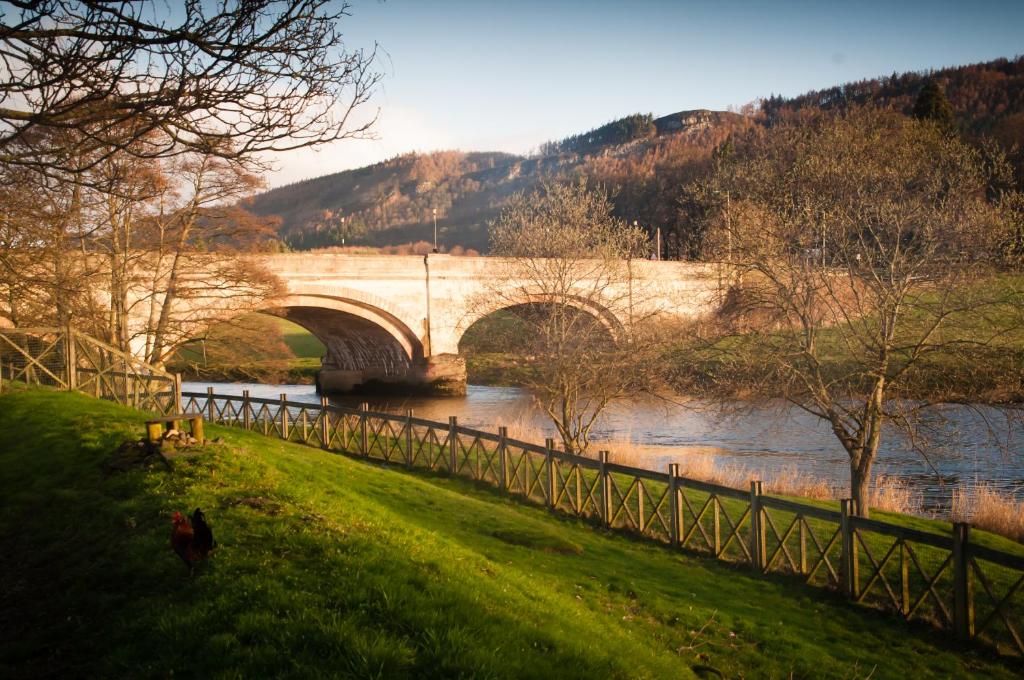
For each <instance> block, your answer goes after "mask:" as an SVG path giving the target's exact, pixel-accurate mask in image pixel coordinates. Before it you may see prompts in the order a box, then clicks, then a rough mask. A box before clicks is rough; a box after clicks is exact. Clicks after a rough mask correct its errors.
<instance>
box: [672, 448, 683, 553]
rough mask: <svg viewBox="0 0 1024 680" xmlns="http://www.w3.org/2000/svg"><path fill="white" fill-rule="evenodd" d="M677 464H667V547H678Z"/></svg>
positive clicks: (679, 522)
mask: <svg viewBox="0 0 1024 680" xmlns="http://www.w3.org/2000/svg"><path fill="white" fill-rule="evenodd" d="M679 510H680V508H679V463H669V464H668V511H669V513H670V514H669V518H668V533H669V545H671V546H672V547H675V546H677V545H679V534H680V530H681V529H682V525H683V523H682V521H681V520H682V517H680V512H679Z"/></svg>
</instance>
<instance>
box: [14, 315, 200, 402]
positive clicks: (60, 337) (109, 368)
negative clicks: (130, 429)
mask: <svg viewBox="0 0 1024 680" xmlns="http://www.w3.org/2000/svg"><path fill="white" fill-rule="evenodd" d="M5 380H6V381H12V382H21V383H25V384H28V385H37V386H47V387H53V388H56V389H60V390H74V391H78V392H85V393H86V394H90V395H92V396H94V397H98V398H100V399H107V400H110V401H116V402H118V403H120V404H124V405H126V406H131V407H133V408H137V409H141V410H145V411H156V412H158V413H169V412H171V411H174V410H175V409H176V408H177V405H178V403H179V402H180V394H181V381H180V379H179V378H178V376H176V375H173V374H171V373H167V372H166V371H163V370H161V369H158V368H156V367H154V366H151V365H149V364H147V363H145V362H143V361H140V360H138V359H136V358H135V357H133V356H132V355H130V354H128V353H126V352H122V351H120V350H118V349H116V348H114V347H112V346H110V345H108V344H106V343H105V342H102V341H100V340H97V339H95V338H93V337H90V336H88V335H86V334H84V333H81V332H80V331H77V330H75V329H74V328H9V329H2V330H0V389H2V387H3V383H4V381H5Z"/></svg>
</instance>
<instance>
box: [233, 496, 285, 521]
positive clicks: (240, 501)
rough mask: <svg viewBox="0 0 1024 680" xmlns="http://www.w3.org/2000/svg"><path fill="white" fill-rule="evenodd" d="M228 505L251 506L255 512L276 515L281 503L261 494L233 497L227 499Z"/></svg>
mask: <svg viewBox="0 0 1024 680" xmlns="http://www.w3.org/2000/svg"><path fill="white" fill-rule="evenodd" d="M228 505H230V506H231V507H237V506H239V505H242V506H245V507H247V508H252V509H253V510H255V511H256V512H261V513H263V514H264V515H270V516H273V515H276V514H278V513H279V512H281V504H280V503H278V502H277V501H273V500H270V499H269V498H264V497H263V496H246V497H245V498H235V499H233V500H231V501H228Z"/></svg>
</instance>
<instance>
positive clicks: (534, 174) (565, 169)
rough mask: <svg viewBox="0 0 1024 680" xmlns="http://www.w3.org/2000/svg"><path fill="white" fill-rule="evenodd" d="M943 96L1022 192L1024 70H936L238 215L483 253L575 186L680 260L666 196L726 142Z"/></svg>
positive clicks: (465, 163)
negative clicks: (517, 220)
mask: <svg viewBox="0 0 1024 680" xmlns="http://www.w3.org/2000/svg"><path fill="white" fill-rule="evenodd" d="M927 78H932V79H935V80H936V81H937V82H938V83H939V84H940V85H941V86H942V88H943V89H944V90H945V92H946V95H947V96H948V98H949V100H950V102H951V104H952V107H953V110H954V113H955V115H956V117H957V121H958V125H959V127H960V129H961V131H962V132H963V133H964V134H965V135H967V136H968V137H969V138H971V139H974V140H978V139H980V138H981V136H983V135H987V136H991V137H994V138H995V139H997V140H999V141H1000V142H1001V143H1002V144H1003V145H1004V147H1005V148H1007V149H1009V150H1013V149H1014V148H1016V151H1015V152H1014V153H1013V161H1014V164H1015V167H1016V168H1017V171H1018V182H1024V151H1022V149H1024V58H1021V57H1018V58H1015V59H997V60H994V61H990V62H985V63H980V64H971V65H967V66H958V67H950V68H944V69H940V70H936V71H929V72H909V73H903V74H897V73H894V74H892V75H891V76H886V77H880V78H873V79H867V80H862V81H858V82H853V83H846V84H842V85H837V86H835V87H832V88H828V89H825V90H820V91H812V92H808V93H806V94H803V95H800V96H798V97H792V98H788V99H786V98H782V97H777V96H772V97H768V98H767V99H765V100H763V101H762V102H761V107H760V109H757V108H756V107H748V109H747V110H746V111H745V112H744V114H743V115H740V114H736V113H730V112H723V111H708V110H695V111H680V112H678V113H674V114H671V115H668V116H663V117H661V118H654V117H653V116H652V115H651V114H641V113H637V114H634V115H631V116H626V117H624V118H621V119H619V120H615V121H611V122H609V123H607V124H605V125H602V126H599V127H597V128H594V129H593V130H590V131H588V132H584V133H581V134H578V135H572V136H569V137H567V138H565V139H563V140H557V141H552V142H548V143H546V144H543V145H541V147H540V151H539V153H538V154H537V155H535V156H530V157H523V156H515V155H511V154H504V153H490V152H474V153H465V152H461V151H439V152H435V153H427V154H419V153H409V154H404V155H401V156H398V157H396V158H392V159H390V160H388V161H384V162H383V163H378V164H375V165H371V166H367V167H364V168H359V169H357V170H349V171H345V172H339V173H335V174H332V175H326V176H324V177H319V178H316V179H312V180H306V181H303V182H297V183H295V184H291V185H287V186H283V187H278V188H276V189H273V190H271V191H268V192H265V193H263V194H260V195H259V196H256V197H255V198H254V199H253V200H252V202H251V205H250V206H249V207H250V209H252V210H253V211H254V212H256V213H257V214H259V215H279V216H280V217H281V218H282V223H281V229H280V234H281V236H282V238H283V239H284V240H285V241H287V242H288V243H289V244H290V245H291V247H293V248H295V249H297V250H305V249H310V248H318V247H329V246H339V245H343V244H344V245H369V246H388V245H397V244H401V243H409V242H415V241H427V242H431V241H432V240H433V210H434V209H435V208H436V209H437V221H438V232H439V242H440V244H441V245H442V246H443V247H445V248H449V249H450V248H452V247H454V246H461V247H464V248H473V249H476V250H478V251H486V249H487V246H488V238H487V229H486V225H487V222H488V221H489V220H491V219H493V218H494V217H495V215H496V214H497V213H498V211H499V210H500V209H501V207H502V206H503V205H504V203H505V201H506V200H507V198H508V196H509V195H510V194H512V193H513V192H516V191H522V190H528V189H529V188H531V187H533V186H535V185H536V184H537V183H538V182H540V181H541V180H542V179H543V178H545V177H563V178H575V177H580V176H582V177H586V178H587V179H588V180H590V181H592V182H594V183H595V184H600V185H602V186H604V187H605V188H607V189H608V190H610V191H611V192H612V194H613V196H614V202H615V206H616V212H617V213H618V215H619V216H620V217H623V218H625V219H628V220H638V221H639V222H640V224H642V225H644V226H646V227H647V228H648V229H649V230H651V231H653V229H654V228H660V229H661V230H662V235H663V237H664V243H665V252H664V255H665V256H666V257H670V258H686V257H689V256H690V254H691V253H690V252H689V251H688V248H687V234H688V233H689V226H688V221H689V217H688V215H687V213H686V209H685V206H680V202H679V196H678V187H679V186H680V185H681V184H683V183H684V182H685V181H686V180H687V179H688V178H690V177H692V176H693V175H694V174H695V173H698V172H700V170H701V169H702V168H703V167H704V165H705V164H706V163H707V162H708V159H709V157H710V155H711V152H712V150H713V149H714V148H715V147H716V146H717V145H718V144H720V143H721V142H722V141H723V140H724V139H726V138H727V137H728V136H729V135H730V134H733V133H735V132H737V131H739V130H742V129H744V128H746V127H749V126H751V125H770V124H771V123H772V122H773V121H775V120H778V119H779V118H780V117H783V116H786V115H790V114H792V113H793V112H795V111H798V110H800V109H805V108H818V109H824V110H841V109H842V108H844V107H846V106H849V105H851V104H868V103H870V104H873V105H878V106H884V107H889V108H893V109H896V110H899V111H902V112H904V113H910V111H911V110H912V108H913V104H914V101H915V99H916V97H917V93H918V92H919V91H920V89H921V86H922V85H923V83H924V81H925V79H927Z"/></svg>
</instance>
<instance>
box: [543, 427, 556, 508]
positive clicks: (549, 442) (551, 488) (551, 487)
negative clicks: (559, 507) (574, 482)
mask: <svg viewBox="0 0 1024 680" xmlns="http://www.w3.org/2000/svg"><path fill="white" fill-rule="evenodd" d="M554 448H555V440H554V439H551V438H550V437H548V438H547V439H545V440H544V462H545V464H546V465H547V471H548V476H547V480H546V481H547V487H548V488H547V497H548V498H547V506H548V507H549V508H551V509H554V507H555V490H556V489H557V487H558V480H557V478H556V477H555V458H554V456H552V455H551V450H552V449H554Z"/></svg>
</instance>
